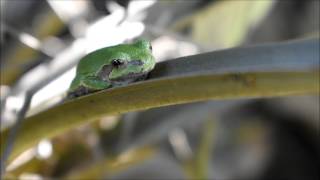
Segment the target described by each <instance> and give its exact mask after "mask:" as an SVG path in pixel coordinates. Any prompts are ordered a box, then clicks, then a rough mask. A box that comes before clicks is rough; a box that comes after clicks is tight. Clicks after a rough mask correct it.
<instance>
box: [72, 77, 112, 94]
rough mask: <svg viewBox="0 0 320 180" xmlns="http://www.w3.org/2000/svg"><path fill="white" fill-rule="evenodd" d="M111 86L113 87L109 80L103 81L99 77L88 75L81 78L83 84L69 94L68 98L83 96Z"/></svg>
mask: <svg viewBox="0 0 320 180" xmlns="http://www.w3.org/2000/svg"><path fill="white" fill-rule="evenodd" d="M109 87H111V84H110V83H109V82H106V81H102V80H100V79H99V78H97V77H86V78H84V79H82V80H81V86H79V87H78V88H77V89H76V90H74V91H72V92H70V93H69V94H68V98H75V97H79V96H83V95H86V94H90V93H93V92H96V91H99V90H102V89H107V88H109Z"/></svg>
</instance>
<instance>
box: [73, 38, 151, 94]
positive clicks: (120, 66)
mask: <svg viewBox="0 0 320 180" xmlns="http://www.w3.org/2000/svg"><path fill="white" fill-rule="evenodd" d="M155 64H156V61H155V58H154V56H153V54H152V46H151V43H150V41H148V40H145V39H139V40H137V41H135V42H133V43H131V44H119V45H115V46H110V47H105V48H101V49H98V50H95V51H93V52H91V53H89V54H87V55H85V56H84V57H83V58H82V59H80V61H79V63H78V64H77V67H76V75H75V77H74V79H73V80H72V82H71V84H70V87H69V90H68V93H67V97H68V98H69V99H72V98H76V97H80V96H84V95H87V94H90V93H93V92H96V91H101V90H104V89H109V88H112V87H119V86H124V85H128V84H129V83H132V82H136V81H139V80H144V79H146V78H147V76H148V74H149V72H150V71H152V70H153V69H154V67H155Z"/></svg>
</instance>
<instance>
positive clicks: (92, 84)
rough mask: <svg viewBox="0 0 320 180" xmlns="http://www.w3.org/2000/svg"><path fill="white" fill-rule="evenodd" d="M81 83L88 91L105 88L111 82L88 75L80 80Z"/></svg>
mask: <svg viewBox="0 0 320 180" xmlns="http://www.w3.org/2000/svg"><path fill="white" fill-rule="evenodd" d="M81 84H82V85H83V86H84V87H86V88H87V89H89V90H90V91H98V90H102V89H107V88H109V87H110V86H111V83H109V82H107V81H103V80H101V79H99V78H98V77H94V76H88V77H85V78H83V79H82V80H81Z"/></svg>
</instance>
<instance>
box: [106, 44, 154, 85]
mask: <svg viewBox="0 0 320 180" xmlns="http://www.w3.org/2000/svg"><path fill="white" fill-rule="evenodd" d="M118 48H119V49H118V51H117V53H115V55H114V57H112V60H111V66H112V70H111V72H110V74H109V80H110V81H111V82H114V83H125V82H130V81H135V80H137V79H140V78H141V77H143V76H145V75H147V73H148V72H150V71H151V70H152V69H153V68H154V66H155V59H154V57H153V55H152V47H151V43H150V42H149V41H146V40H139V41H137V42H135V43H133V44H126V45H123V46H121V47H120V46H119V47H118Z"/></svg>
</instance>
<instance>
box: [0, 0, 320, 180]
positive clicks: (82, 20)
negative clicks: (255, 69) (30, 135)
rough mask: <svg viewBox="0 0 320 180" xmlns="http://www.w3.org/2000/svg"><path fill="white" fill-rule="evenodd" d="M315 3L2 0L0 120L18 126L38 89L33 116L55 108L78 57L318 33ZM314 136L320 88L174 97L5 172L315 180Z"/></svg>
mask: <svg viewBox="0 0 320 180" xmlns="http://www.w3.org/2000/svg"><path fill="white" fill-rule="evenodd" d="M319 7H320V4H319V1H317V0H310V1H280V0H279V1H271V0H270V1H251V0H226V1H218V0H193V1H179V0H172V1H168V0H163V1H161V0H160V1H153V0H146V1H129V0H114V1H113V0H92V1H86V0H83V1H82V0H77V1H68V2H67V1H59V0H47V1H36V0H26V1H21V0H11V1H7V0H1V128H2V129H5V128H6V127H8V126H10V125H12V124H13V123H14V118H15V117H16V115H17V112H18V111H19V109H20V108H21V106H22V105H21V104H22V103H23V98H22V96H23V95H24V93H25V92H26V90H28V89H32V88H34V87H33V86H36V87H37V88H36V89H37V91H36V94H35V95H34V98H33V99H32V102H31V106H30V109H29V111H28V113H27V116H30V115H32V114H36V113H38V112H40V111H43V110H45V109H48V108H50V107H52V106H54V105H57V103H58V102H59V101H60V100H61V99H62V98H63V94H64V92H65V91H66V89H67V88H68V86H69V83H70V81H71V79H72V77H73V76H74V73H75V72H74V66H75V64H76V63H77V61H78V60H79V57H81V56H82V55H83V54H85V53H87V52H90V51H92V50H94V49H97V48H99V47H103V46H110V45H113V44H118V43H123V42H126V41H130V40H132V39H134V38H136V37H139V36H142V37H145V38H148V39H150V40H151V41H152V44H153V50H154V55H155V57H156V59H157V60H158V61H164V60H169V59H172V58H176V57H182V56H188V55H193V54H198V53H203V52H209V51H214V50H217V49H225V48H230V47H236V46H244V45H254V44H259V43H265V42H278V41H284V40H289V39H294V38H301V37H306V36H312V37H319V16H320V15H319ZM126 8H127V11H125V9H126ZM122 21H123V22H122ZM119 22H120V25H119ZM121 22H122V23H121ZM74 52H76V53H77V54H74ZM315 53H319V52H315ZM318 56H319V55H318ZM302 61H303V60H302ZM56 65H57V66H56ZM60 67H67V68H65V69H63V68H60ZM52 69H57V70H52ZM46 75H48V76H49V75H50V76H52V77H50V78H47V79H46V78H44V79H41V78H42V77H45V76H46ZM39 78H40V79H39ZM318 133H319V95H308V96H299V97H298V96H290V97H281V98H268V99H249V100H248V99H242V100H228V101H208V102H199V103H190V104H183V105H175V106H167V107H161V108H154V109H150V110H145V111H139V112H131V113H127V114H123V115H118V116H108V117H104V118H102V119H99V120H97V121H94V122H92V123H88V124H85V125H83V126H81V127H78V128H76V129H74V130H71V131H69V132H67V133H65V134H61V135H59V136H58V137H55V138H53V139H43V140H42V141H40V142H39V143H38V144H37V146H35V147H33V148H31V149H29V150H27V151H25V152H24V153H23V154H21V155H20V156H19V157H18V158H17V159H16V160H15V161H13V162H12V163H11V164H10V165H9V166H8V167H7V173H6V178H8V179H10V178H17V177H19V178H20V179H42V178H45V177H55V178H62V179H66V178H70V179H79V178H83V179H88V178H91V179H100V178H111V179H159V177H161V179H218V180H219V179H272V178H282V179H316V178H317V177H318V178H319V173H318V170H317V169H318V162H319V152H320V151H319V145H318V142H317V138H318V135H319V134H318Z"/></svg>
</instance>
